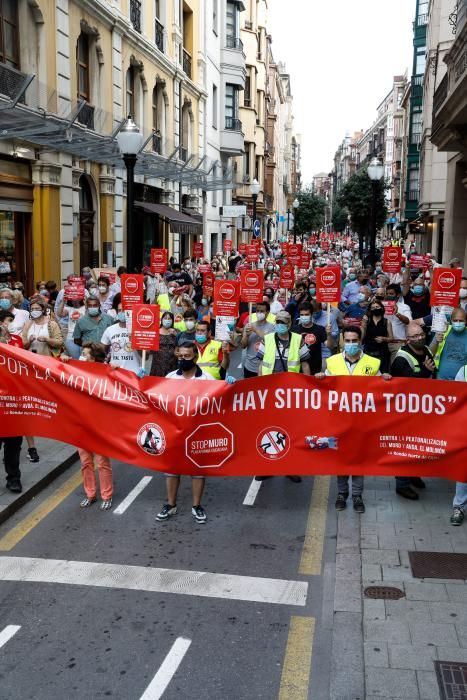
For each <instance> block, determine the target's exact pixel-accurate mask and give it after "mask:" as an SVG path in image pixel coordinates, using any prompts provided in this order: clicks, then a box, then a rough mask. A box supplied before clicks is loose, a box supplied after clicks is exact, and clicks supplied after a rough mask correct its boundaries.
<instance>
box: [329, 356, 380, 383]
mask: <svg viewBox="0 0 467 700" xmlns="http://www.w3.org/2000/svg"><path fill="white" fill-rule="evenodd" d="M380 365H381V361H380V360H378V359H377V358H376V357H371V356H370V355H365V354H363V355H362V356H361V358H360V359H359V361H358V362H357V364H356V366H355V369H354V371H353V372H352V374H350V372H349V368H348V367H347V365H346V362H345V358H344V355H343V354H342V353H341V352H340V353H339V354H338V355H332V356H331V357H328V359H327V360H326V368H327V370H328V372H329V373H330V374H332V375H336V376H338V375H343V376H346V377H350V376H352V377H374V376H375V375H376V374H378V372H379V368H380Z"/></svg>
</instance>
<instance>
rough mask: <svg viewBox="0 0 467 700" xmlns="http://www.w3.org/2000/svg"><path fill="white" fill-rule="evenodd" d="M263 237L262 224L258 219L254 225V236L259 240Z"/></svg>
mask: <svg viewBox="0 0 467 700" xmlns="http://www.w3.org/2000/svg"><path fill="white" fill-rule="evenodd" d="M260 235H261V223H260V221H258V219H256V220H255V223H254V224H253V236H254V237H255V238H259V237H260Z"/></svg>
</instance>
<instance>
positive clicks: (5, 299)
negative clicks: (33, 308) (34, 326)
mask: <svg viewBox="0 0 467 700" xmlns="http://www.w3.org/2000/svg"><path fill="white" fill-rule="evenodd" d="M0 311H10V312H11V313H12V314H13V316H14V321H12V326H11V327H12V331H11V332H12V333H13V334H15V335H21V332H22V330H23V328H24V324H25V323H26V322H27V321H28V320H29V312H28V311H26V310H25V309H16V308H15V306H14V305H13V294H12V291H11V289H7V288H6V287H4V288H3V289H0Z"/></svg>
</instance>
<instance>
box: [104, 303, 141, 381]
mask: <svg viewBox="0 0 467 700" xmlns="http://www.w3.org/2000/svg"><path fill="white" fill-rule="evenodd" d="M116 320H117V322H116V323H113V324H112V325H111V326H109V327H108V328H106V329H105V331H104V332H103V333H102V338H101V340H100V342H101V344H102V345H103V346H104V347H105V350H106V353H107V357H108V359H109V360H110V365H111V367H113V368H114V369H116V368H117V367H120V368H121V369H127V370H129V371H130V372H134V374H137V375H139V374H140V371H141V355H140V354H139V353H138V352H137V351H136V350H133V349H132V347H131V334H130V332H129V331H128V328H127V326H126V315H125V312H124V310H123V306H122V303H121V302H120V303H119V305H118V307H117V319H116Z"/></svg>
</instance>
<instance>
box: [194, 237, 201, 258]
mask: <svg viewBox="0 0 467 700" xmlns="http://www.w3.org/2000/svg"><path fill="white" fill-rule="evenodd" d="M193 257H194V258H196V259H198V258H202V257H204V247H203V244H202V243H201V242H200V241H198V242H197V243H193Z"/></svg>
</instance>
